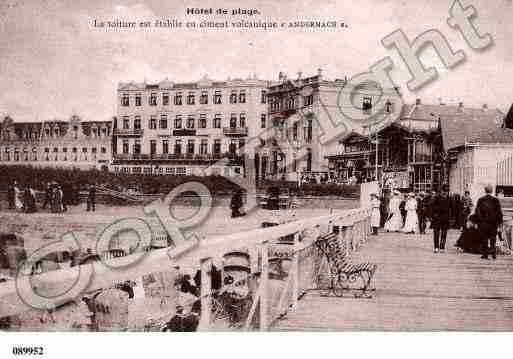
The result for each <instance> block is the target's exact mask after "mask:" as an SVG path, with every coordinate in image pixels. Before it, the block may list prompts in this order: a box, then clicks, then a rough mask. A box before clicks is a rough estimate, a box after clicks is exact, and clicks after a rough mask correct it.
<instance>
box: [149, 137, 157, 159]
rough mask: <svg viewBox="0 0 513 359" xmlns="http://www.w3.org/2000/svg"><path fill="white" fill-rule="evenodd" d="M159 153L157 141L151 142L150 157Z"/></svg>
mask: <svg viewBox="0 0 513 359" xmlns="http://www.w3.org/2000/svg"><path fill="white" fill-rule="evenodd" d="M156 153H157V141H156V140H150V155H152V156H153V155H155V154H156Z"/></svg>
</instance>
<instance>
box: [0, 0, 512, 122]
mask: <svg viewBox="0 0 513 359" xmlns="http://www.w3.org/2000/svg"><path fill="white" fill-rule="evenodd" d="M461 3H462V4H463V5H464V6H468V5H472V6H474V7H475V8H476V10H477V17H475V18H474V19H473V23H474V25H475V27H476V28H477V29H478V31H479V32H480V34H485V33H489V34H490V35H491V36H492V38H493V40H494V44H493V46H491V47H489V48H488V49H486V50H483V51H474V50H472V49H470V48H469V46H468V45H467V43H466V42H465V41H464V39H463V37H462V36H461V34H460V33H459V32H458V31H456V30H454V29H452V28H450V27H449V26H448V25H447V18H448V17H449V9H450V7H451V5H452V4H453V0H450V1H449V0H404V1H402V0H359V1H357V2H355V1H354V0H281V1H279V2H278V1H274V0H273V1H271V0H259V1H241V0H239V1H223V0H219V1H209V0H207V1H186V2H185V1H174V0H126V1H124V0H1V1H0V115H1V116H2V117H3V116H5V115H9V116H11V117H12V118H14V119H15V120H16V121H43V120H50V119H67V118H69V117H70V116H71V115H72V114H77V115H79V116H81V117H83V118H84V119H85V120H107V119H110V118H111V117H112V116H113V115H115V113H116V88H117V84H118V83H119V82H129V81H137V82H139V81H141V82H142V81H147V82H157V81H160V80H163V79H164V78H168V79H169V80H171V81H175V82H187V81H196V80H198V79H200V78H202V77H203V76H205V75H207V76H208V77H210V78H213V79H216V80H225V79H227V78H229V77H230V78H246V77H248V76H252V75H253V74H256V75H257V76H258V77H259V78H262V79H267V80H277V78H278V73H279V72H280V71H282V72H284V73H286V74H287V75H288V77H296V76H297V73H298V72H299V71H301V72H302V73H303V76H309V75H314V74H316V73H317V69H318V68H322V69H323V75H324V76H325V77H326V78H329V79H335V78H344V77H345V76H347V77H348V78H351V77H352V76H354V75H356V74H358V73H361V72H365V71H368V69H369V67H370V66H372V65H373V64H374V63H376V62H377V61H379V60H381V59H382V58H384V57H385V56H389V57H390V58H391V59H392V60H393V62H394V68H393V70H392V72H391V76H392V78H393V80H394V82H395V83H396V84H397V85H398V86H399V87H401V91H402V93H403V96H404V99H405V101H406V102H414V101H415V99H416V98H420V99H421V100H422V102H423V103H438V102H439V101H440V99H441V100H442V101H443V102H444V103H447V104H451V103H455V104H456V103H458V102H463V103H464V105H465V106H469V107H481V106H482V105H483V104H484V103H486V104H488V106H489V107H490V108H499V109H500V110H502V111H503V112H506V111H507V110H508V109H509V107H510V105H511V103H512V102H513V86H512V84H513V81H512V80H513V45H512V42H511V39H512V38H513V23H512V22H511V21H510V19H511V14H512V13H513V1H512V0H494V1H489V0H462V1H461ZM242 4H243V5H242ZM193 7H201V8H210V7H212V8H214V9H217V8H226V9H233V8H243V9H257V10H258V11H259V12H260V13H261V14H260V15H254V16H237V17H232V16H229V17H227V16H224V17H219V16H217V17H216V16H211V15H203V16H187V15H186V14H185V9H186V8H193ZM156 19H163V20H165V19H177V20H179V21H192V20H196V21H201V20H211V21H214V20H215V21H221V20H230V21H231V20H241V19H244V20H250V21H257V20H261V21H277V22H281V21H290V20H321V21H339V22H340V21H343V22H345V23H347V24H348V27H347V28H339V29H337V30H311V29H303V30H301V29H284V30H281V29H280V30H275V31H264V30H261V29H248V30H244V31H241V30H237V29H228V30H226V29H209V30H204V29H192V30H191V29H164V28H160V29H156V28H151V29H141V28H137V29H105V28H98V27H94V26H93V23H94V20H97V21H115V20H124V21H137V22H140V21H154V20H156ZM398 29H401V30H402V31H403V32H404V33H405V34H406V36H407V37H408V38H409V39H410V40H412V39H414V38H415V37H416V36H418V35H419V34H421V33H422V32H424V31H426V30H430V29H436V30H438V31H440V32H441V33H443V35H444V36H445V37H446V38H447V39H448V41H449V43H450V45H451V47H452V48H453V50H454V51H456V50H462V51H464V53H465V55H466V61H465V62H464V63H462V64H461V65H459V66H457V67H456V68H453V69H446V68H445V67H444V65H443V63H442V62H441V61H440V60H439V59H438V57H437V56H436V54H435V52H434V51H433V50H432V49H430V48H429V47H428V48H426V49H424V50H423V51H422V55H421V59H422V61H423V62H424V64H425V66H426V67H428V66H435V67H436V68H437V70H438V72H439V76H438V78H437V79H436V80H435V81H433V82H431V83H430V84H428V85H426V86H424V87H423V88H421V89H420V90H418V91H416V92H412V91H409V90H408V89H407V87H406V82H407V81H408V80H409V79H410V74H409V73H408V71H407V68H406V67H405V66H404V63H403V62H402V60H401V57H400V56H399V55H398V53H397V52H396V50H394V49H387V48H385V47H384V46H383V45H382V44H381V39H382V38H383V37H385V36H386V35H388V34H390V33H391V32H393V31H395V30H398Z"/></svg>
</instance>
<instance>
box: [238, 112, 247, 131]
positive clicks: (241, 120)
mask: <svg viewBox="0 0 513 359" xmlns="http://www.w3.org/2000/svg"><path fill="white" fill-rule="evenodd" d="M239 127H242V128H244V127H246V114H245V113H241V114H240V115H239Z"/></svg>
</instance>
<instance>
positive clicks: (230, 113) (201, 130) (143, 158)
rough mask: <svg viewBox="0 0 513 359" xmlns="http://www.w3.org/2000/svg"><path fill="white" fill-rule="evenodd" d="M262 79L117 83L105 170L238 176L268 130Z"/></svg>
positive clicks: (265, 83)
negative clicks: (110, 149)
mask: <svg viewBox="0 0 513 359" xmlns="http://www.w3.org/2000/svg"><path fill="white" fill-rule="evenodd" d="M268 86H269V82H268V81H263V80H259V79H256V78H248V79H245V80H242V79H233V80H230V79H229V80H226V81H213V80H211V79H209V78H207V77H204V78H203V79H201V80H200V81H197V82H190V83H174V82H172V81H168V80H164V81H161V82H159V83H156V84H147V83H135V82H130V83H120V84H119V86H118V90H117V102H118V106H117V115H116V117H115V119H114V123H113V137H112V141H113V154H112V163H111V169H112V170H113V171H116V172H125V173H135V174H141V173H142V174H167V175H211V174H219V175H224V176H238V175H244V174H245V173H244V163H245V161H244V156H247V157H249V158H253V153H254V146H256V145H255V144H254V141H248V139H251V138H254V137H256V136H259V135H260V133H261V132H263V131H265V130H266V128H267V126H268V119H267V88H268Z"/></svg>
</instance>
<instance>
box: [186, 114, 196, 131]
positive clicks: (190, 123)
mask: <svg viewBox="0 0 513 359" xmlns="http://www.w3.org/2000/svg"><path fill="white" fill-rule="evenodd" d="M187 128H194V117H193V116H192V115H191V116H189V117H187Z"/></svg>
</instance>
